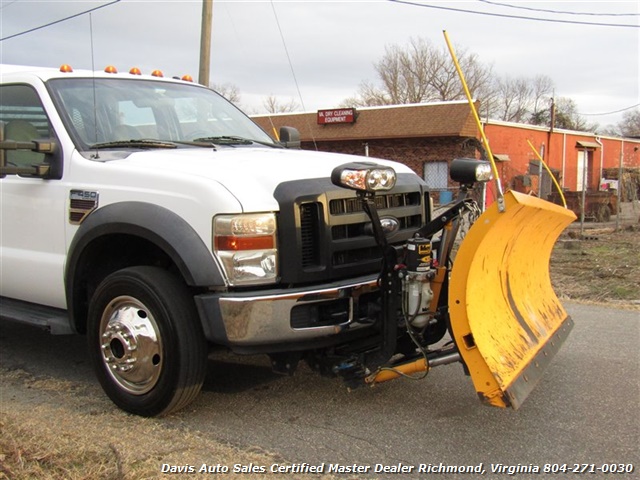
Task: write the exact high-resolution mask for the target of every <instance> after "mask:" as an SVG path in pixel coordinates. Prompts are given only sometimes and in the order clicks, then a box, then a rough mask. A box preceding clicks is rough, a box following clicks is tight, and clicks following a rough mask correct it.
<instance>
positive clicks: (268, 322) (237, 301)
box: [196, 276, 378, 347]
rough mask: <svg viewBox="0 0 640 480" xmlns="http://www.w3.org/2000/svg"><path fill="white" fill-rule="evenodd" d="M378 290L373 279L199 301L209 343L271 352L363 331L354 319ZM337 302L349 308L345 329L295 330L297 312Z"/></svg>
mask: <svg viewBox="0 0 640 480" xmlns="http://www.w3.org/2000/svg"><path fill="white" fill-rule="evenodd" d="M377 290H378V285H377V276H373V277H372V276H368V277H366V278H360V279H358V280H357V281H354V280H351V281H350V282H344V283H335V284H331V285H324V286H321V287H315V288H313V289H280V290H270V291H262V292H260V293H259V294H256V293H255V292H251V293H246V292H244V293H220V294H217V293H211V294H204V295H199V296H196V304H197V306H198V310H199V312H200V317H201V319H202V323H203V326H204V330H205V336H206V337H207V339H208V340H209V341H211V342H213V343H217V344H223V345H229V346H239V347H243V346H246V347H248V346H266V345H270V344H273V345H278V344H287V343H289V344H290V343H296V342H306V341H310V340H314V339H317V338H322V337H327V336H332V335H336V334H338V333H341V332H344V331H345V330H347V329H355V328H360V327H362V326H363V325H362V324H360V323H359V322H358V321H357V319H356V318H354V317H355V312H358V303H359V301H360V297H361V296H362V295H364V294H367V293H373V292H376V291H377ZM335 301H341V302H342V304H345V305H347V307H346V310H347V315H346V316H343V317H341V319H340V321H339V323H336V324H332V325H324V326H310V327H306V328H294V327H293V326H292V311H293V309H294V308H296V307H304V306H313V305H316V306H318V305H322V304H327V305H328V304H331V302H335Z"/></svg>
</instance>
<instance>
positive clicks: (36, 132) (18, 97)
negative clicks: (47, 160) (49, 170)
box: [0, 85, 51, 167]
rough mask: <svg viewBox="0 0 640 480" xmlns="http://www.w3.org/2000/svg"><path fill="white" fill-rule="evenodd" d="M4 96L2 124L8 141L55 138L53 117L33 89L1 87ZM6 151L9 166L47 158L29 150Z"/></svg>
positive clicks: (0, 112) (6, 162) (22, 86)
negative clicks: (50, 121) (50, 120)
mask: <svg viewBox="0 0 640 480" xmlns="http://www.w3.org/2000/svg"><path fill="white" fill-rule="evenodd" d="M0 99H1V101H0V122H1V123H0V125H1V126H2V128H3V138H4V139H5V140H15V141H17V142H26V141H31V140H33V139H36V138H49V137H51V128H50V124H49V120H48V119H47V116H46V114H45V111H44V108H43V107H42V104H41V103H40V99H39V98H38V94H37V93H36V92H35V90H34V89H33V88H31V87H30V86H27V85H6V86H1V87H0ZM3 153H4V162H5V164H6V165H14V166H18V167H22V166H30V165H35V164H39V163H42V162H43V160H44V154H43V153H37V152H31V151H28V150H6V151H4V152H3Z"/></svg>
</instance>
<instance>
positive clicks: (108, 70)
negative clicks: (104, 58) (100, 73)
mask: <svg viewBox="0 0 640 480" xmlns="http://www.w3.org/2000/svg"><path fill="white" fill-rule="evenodd" d="M104 71H105V72H106V73H118V70H117V69H116V67H114V66H113V65H107V66H106V67H105V69H104Z"/></svg>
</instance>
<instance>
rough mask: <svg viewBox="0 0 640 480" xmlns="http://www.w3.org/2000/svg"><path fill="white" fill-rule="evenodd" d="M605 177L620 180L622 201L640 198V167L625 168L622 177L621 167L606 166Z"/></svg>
mask: <svg viewBox="0 0 640 480" xmlns="http://www.w3.org/2000/svg"><path fill="white" fill-rule="evenodd" d="M603 174H604V178H606V179H608V180H618V186H619V188H620V200H621V201H622V202H632V201H634V200H638V199H640V168H637V167H636V168H629V167H627V168H623V169H622V176H621V177H620V178H618V177H619V175H620V169H619V168H605V169H604V171H603Z"/></svg>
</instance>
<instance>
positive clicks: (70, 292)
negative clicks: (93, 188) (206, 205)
mask: <svg viewBox="0 0 640 480" xmlns="http://www.w3.org/2000/svg"><path fill="white" fill-rule="evenodd" d="M118 234H124V235H128V236H133V237H138V238H140V239H142V240H145V241H148V242H150V243H152V244H153V245H155V246H156V247H158V248H159V249H160V250H161V251H162V252H164V254H166V255H167V256H168V257H169V258H170V259H171V261H172V262H173V263H174V264H175V266H176V268H177V269H178V271H179V272H180V274H181V275H182V277H183V279H184V281H185V283H186V284H187V285H188V286H191V287H211V286H221V285H224V284H225V281H224V278H223V276H222V274H221V272H220V270H219V268H218V266H217V264H216V263H215V261H214V259H213V257H212V253H211V251H210V250H209V249H208V248H207V246H206V245H205V243H204V242H203V241H202V239H201V238H200V237H199V236H198V234H197V233H196V231H195V230H194V229H193V227H192V226H191V225H189V223H187V221H186V220H184V219H183V218H182V217H180V216H179V215H177V214H176V213H174V212H172V211H171V210H168V209H166V208H164V207H161V206H158V205H154V204H150V203H145V202H120V203H115V204H111V205H106V206H104V207H102V208H100V209H98V210H96V211H95V212H93V213H92V214H91V215H89V216H88V217H87V218H86V219H85V220H84V221H83V222H82V224H81V225H80V227H79V228H78V231H77V232H76V234H75V235H74V237H73V240H72V242H71V245H70V246H69V251H68V255H67V264H66V266H65V274H64V275H65V277H64V278H65V292H66V297H67V306H68V309H69V316H70V321H71V324H72V325H75V326H76V329H78V328H77V327H78V326H79V325H80V323H79V321H80V322H84V316H85V314H86V309H87V303H88V300H89V299H88V298H78V297H82V295H76V292H78V291H79V290H82V289H84V288H86V285H82V283H83V278H84V273H83V272H84V271H85V268H86V269H90V268H94V267H93V266H86V265H84V261H83V257H84V256H85V253H86V252H87V251H88V250H87V247H89V246H90V245H91V244H92V242H94V241H96V240H98V239H100V238H102V237H105V236H108V235H118ZM125 266H126V265H125ZM108 273H111V272H108ZM79 330H82V328H79Z"/></svg>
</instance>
